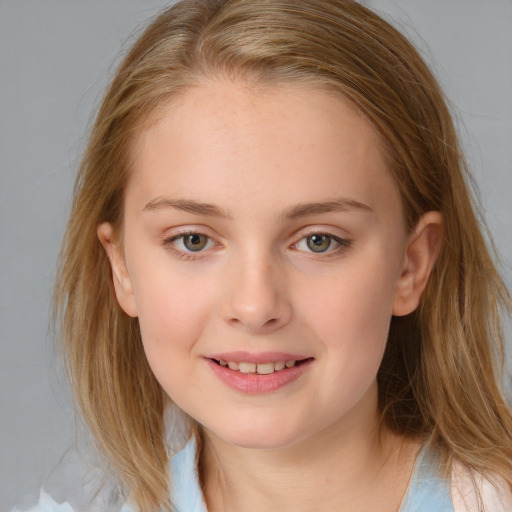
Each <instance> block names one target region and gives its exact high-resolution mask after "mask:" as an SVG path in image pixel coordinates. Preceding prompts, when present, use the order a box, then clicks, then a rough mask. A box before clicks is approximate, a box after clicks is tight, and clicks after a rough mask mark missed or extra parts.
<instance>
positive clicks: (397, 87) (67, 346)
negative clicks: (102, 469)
mask: <svg viewBox="0 0 512 512" xmlns="http://www.w3.org/2000/svg"><path fill="white" fill-rule="evenodd" d="M219 75H222V76H225V77H227V78H230V79H233V80H243V81H245V82H248V83H251V84H254V85H256V84H259V83H263V84H272V83H283V82H289V81H295V82H297V81H300V82H305V83H311V84H316V85H317V86H322V87H328V88H331V89H335V90H337V91H340V92H341V93H342V94H343V95H344V96H345V97H346V98H348V99H349V100H350V101H352V102H353V103H354V104H355V105H357V107H358V108H359V109H360V110H361V111H362V112H364V113H365V115H366V116H367V117H368V118H369V119H370V121H371V122H372V124H373V125H374V127H375V129H376V130H377V131H378V132H379V133H380V136H381V138H382V141H383V144H384V147H385V152H386V155H387V158H388V161H389V169H390V172H392V174H393V175H394V177H395V179H396V184H397V187H398V189H399V191H400V194H401V197H402V201H403V210H404V212H405V218H406V222H407V225H408V227H409V229H411V230H412V229H413V228H414V226H415V224H416V222H417V221H418V219H419V218H420V216H421V215H422V214H423V213H425V212H427V211H429V210H436V211H440V212H441V213H442V214H443V216H444V219H445V230H446V232H445V240H444V244H443V248H442V250H441V254H440V256H439V258H438V261H437V264H436V266H435V268H434V271H433V275H432V276H431V278H430V281H429V284H428V286H427V289H426V291H425V292H424V295H423V298H422V303H421V306H420V308H419V309H418V310H417V311H416V312H414V313H413V314H411V315H409V316H407V317H402V318H393V319H392V322H391V330H390V335H389V341H388V346H387V349H386V353H385V356H384V359H383V361H382V365H381V368H380V371H379V375H378V382H379V394H380V397H379V399H380V407H381V411H382V414H383V421H385V422H386V424H387V425H389V426H391V427H392V428H393V429H395V430H396V431H398V432H400V433H403V434H412V435H418V436H422V437H424V438H428V439H429V440H431V441H433V442H436V443H437V444H438V445H439V446H440V447H441V449H442V450H443V452H444V454H445V456H446V459H447V460H448V462H450V461H451V460H453V459H457V460H458V461H460V462H462V464H463V465H465V466H467V467H470V468H473V469H475V470H477V471H479V472H483V473H485V472H486V471H492V472H494V473H496V474H498V475H501V476H502V477H503V478H505V480H506V481H507V482H508V483H509V484H511V485H512V478H511V475H512V438H511V432H512V416H511V413H510V409H509V408H508V407H507V405H506V403H505V400H504V398H503V395H502V393H501V391H500V389H499V385H498V384H497V383H498V382H499V378H500V377H499V375H500V374H499V373H498V372H499V371H500V366H499V361H502V350H503V337H502V327H501V323H500V307H504V308H505V309H506V310H507V312H510V296H509V294H508V291H507V290H506V288H505V286H504V284H503V282H502V280H501V278H500V276H499V274H498V272H497V271H496V268H495V265H494V263H493V261H492V258H491V256H490V254H489V250H488V248H487V245H486V242H485V239H484V235H483V233H485V232H486V231H485V229H484V228H483V225H482V222H481V219H479V218H478V217H477V216H476V215H475V211H476V209H475V207H474V204H473V200H472V194H471V192H470V189H469V186H468V183H469V180H470V178H469V175H468V173H467V171H466V165H465V162H464V159H463V156H462V154H461V151H460V149H459V144H458V141H457V136H456V133H455V129H454V126H453V122H452V118H451V115H450V113H449V110H448V108H447V106H446V103H445V100H444V98H443V94H442V92H441V90H440V89H439V86H438V84H437V82H436V80H435V79H434V77H433V76H432V74H431V72H430V71H429V69H428V68H427V66H426V65H425V63H424V62H423V60H422V59H421V57H420V56H419V54H418V53H417V51H416V50H415V49H414V48H413V46H412V45H411V44H410V43H409V42H408V41H407V40H406V39H405V38H404V37H403V36H402V35H401V34H400V33H399V32H398V31H397V30H395V29H394V28H393V27H391V26H390V25H389V24H388V23H387V22H386V21H384V20H383V19H381V18H380V17H379V16H377V15H376V14H375V13H373V12H372V11H370V10H369V9H367V8H365V7H363V6H362V5H360V4H358V3H357V2H355V1H352V0H184V1H181V2H178V3H177V4H176V5H174V6H172V7H171V8H169V9H167V10H165V11H164V12H162V13H161V14H160V15H159V16H158V17H157V18H156V19H155V20H154V21H153V22H152V23H151V24H150V25H149V26H148V28H147V29H146V31H145V32H144V33H143V34H142V35H141V37H140V38H139V39H138V40H137V41H136V43H135V45H134V46H133V47H132V49H131V50H130V51H129V53H128V54H127V55H126V57H125V58H124V60H123V62H122V63H121V65H120V67H119V69H118V71H117V73H116V75H115V77H114V79H113V81H112V83H111V85H110V87H109V89H108V91H107V93H106V96H105V98H104V100H103V103H102V105H101V108H100V110H99V113H98V115H97V118H96V122H95V124H94V126H93V129H92V134H91V137H90V140H89V144H88V147H87V150H86V152H85V155H84V158H83V162H82V165H81V167H80V171H79V174H78V178H77V182H76V187H75V192H74V202H73V207H72V211H71V215H70V220H69V224H68V227H67V231H66V234H65V237H64V244H63V248H62V254H61V262H60V271H59V273H58V281H57V284H56V288H55V312H56V316H57V317H58V319H59V320H60V328H61V331H60V334H61V339H62V343H63V349H64V354H65V356H66V361H67V363H68V368H69V372H70V377H71V380H72V383H73V386H74V391H75V394H76V400H77V403H78V405H79V407H80V409H81V411H82V413H83V415H84V417H85V419H86V421H87V423H88V425H89V427H90V428H91V430H92V432H93V433H94V435H95V438H96V440H97V443H98V446H99V449H100V450H101V451H102V452H103V453H105V454H106V456H107V457H108V459H109V460H110V461H111V463H112V464H113V466H114V467H115V469H116V470H117V472H118V474H119V476H120V478H121V480H122V482H123V483H124V486H125V489H126V491H127V492H128V493H130V495H131V496H132V498H133V499H134V500H135V502H136V503H137V504H138V505H139V506H140V508H141V509H142V510H152V509H155V508H157V507H158V506H163V505H165V504H168V500H169V480H168V472H167V462H168V454H167V451H166V443H165V440H164V439H165V437H164V434H165V422H164V412H165V408H166V405H165V403H166V399H165V398H164V393H163V391H162V389H161V387H160V385H159V384H158V382H157V381H156V379H155V377H154V376H153V374H152V372H151V370H150V368H149V365H148V363H147V361H146V358H145V356H144V352H143V349H142V343H141V339H140V332H139V328H138V323H137V319H133V318H130V317H128V316H127V315H126V314H125V313H124V312H123V311H122V310H121V309H120V307H119V305H118V304H117V301H116V299H115V295H114V292H113V286H112V278H111V270H110V266H109V263H108V260H107V257H106V254H105V252H104V250H103V248H102V247H101V245H100V243H99V241H98V239H97V235H96V230H97V227H98V225H99V224H100V223H102V222H105V221H108V222H110V223H111V224H112V225H113V226H114V228H115V229H116V230H118V231H121V229H122V219H123V193H124V190H125V187H126V183H127V180H128V177H129V169H130V160H129V151H128V148H129V147H130V143H131V141H132V138H133V136H134V135H135V134H136V133H137V132H138V131H140V129H141V126H142V125H143V124H144V123H145V122H147V121H148V119H150V118H151V114H152V112H153V111H154V110H155V109H156V108H157V107H158V106H159V105H161V104H162V102H164V101H168V100H169V99H170V98H173V97H176V96H177V95H179V94H180V92H181V91H183V90H185V89H186V88H188V87H191V86H193V85H195V84H197V83H199V81H201V80H202V79H204V78H208V77H215V76H219Z"/></svg>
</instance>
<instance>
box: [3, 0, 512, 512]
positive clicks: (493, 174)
mask: <svg viewBox="0 0 512 512" xmlns="http://www.w3.org/2000/svg"><path fill="white" fill-rule="evenodd" d="M167 3H168V2H164V1H163V0H106V1H105V0H88V1H87V2H81V1H79V0H44V1H43V0H0V333H1V334H0V336H1V340H0V341H1V353H0V510H5V509H8V508H10V507H12V506H13V505H14V504H15V503H20V502H21V501H23V499H24V497H25V498H26V497H27V496H28V495H33V496H36V495H38V492H39V487H40V485H41V482H42V481H43V480H44V478H45V476H46V475H47V472H48V471H49V470H50V469H51V468H52V467H53V466H54V465H55V463H56V461H57V460H58V458H59V456H60V455H61V453H62V452H63V451H64V450H65V449H66V448H67V446H68V445H69V444H70V442H71V440H72V413H71V406H70V401H69V398H68V396H67V392H66V391H65V387H64V384H63V379H62V376H61V375H60V373H59V370H58V366H59V365H58V357H57V356H56V355H55V354H53V352H52V349H51V340H50V336H49V335H48V327H47V325H48V320H47V318H48V308H49V298H50V295H51V288H52V282H53V278H54V272H55V264H56V255H57V251H58V246H59V243H60V238H61V236H62V231H63V228H64V223H65V219H66V215H67V211H68V206H69V200H70V191H71V187H72V182H73V176H74V173H75V170H76V167H77V165H78V161H79V155H80V152H81V150H82V149H83V147H84V144H85V133H86V129H87V127H88V126H89V124H90V122H91V120H92V114H91V112H93V110H94V109H95V108H96V107H97V106H98V103H99V101H100V98H101V92H102V90H103V88H104V86H105V84H106V81H107V78H108V76H109V74H110V73H111V71H112V69H113V63H114V62H118V58H117V57H116V56H117V55H118V54H119V50H120V49H121V48H122V47H123V48H126V44H127V41H128V40H132V39H133V36H134V34H136V33H138V31H139V30H140V28H141V26H142V24H143V23H144V20H146V19H147V18H148V17H150V16H152V15H153V14H155V13H156V12H157V11H158V10H159V9H160V8H161V7H162V6H164V5H166V4H167ZM367 3H368V4H369V5H370V6H373V7H374V8H375V9H377V10H378V11H380V12H381V13H384V15H385V17H389V16H390V17H391V19H393V20H396V23H397V24H398V26H399V27H400V28H401V29H402V31H405V32H406V33H407V34H408V35H409V37H410V38H411V39H412V40H413V41H414V42H415V43H416V44H417V46H419V47H420V48H421V49H422V52H423V54H424V56H425V58H426V59H427V61H428V62H429V63H430V64H431V65H432V66H433V68H434V71H435V73H436V74H437V76H438V78H439V79H440V81H441V83H442V85H443V86H444V88H445V90H446V93H447V95H448V97H449V98H450V99H451V101H452V105H453V109H454V110H455V111H456V112H458V114H457V116H458V122H459V127H460V133H461V137H462V139H463V142H464V146H465V148H466V151H467V154H468V156H469V161H470V164H471V166H472V168H473V171H474V174H475V176H476V178H477V181H478V183H479V186H480V192H481V194H480V195H481V199H482V202H483V204H484V208H485V213H486V217H487V220H488V222H489V225H490V226H491V229H492V231H493V234H494V237H495V240H496V242H497V246H498V249H499V251H500V252H501V255H502V257H503V261H502V264H503V270H504V273H505V278H506V281H507V283H508V284H509V286H510V284H511V283H512V279H511V272H510V267H511V262H512V232H511V230H510V227H509V224H510V221H511V220H512V203H511V201H510V190H511V185H512V173H511V172H510V171H511V169H510V162H512V94H511V91H512V56H511V54H512V29H511V27H512V1H511V0H486V1H483V0H433V1H428V2H427V1H425V0H400V1H399V0H373V1H369V2H367ZM509 333H510V329H509ZM508 338H509V343H510V338H511V336H510V335H509V336H508Z"/></svg>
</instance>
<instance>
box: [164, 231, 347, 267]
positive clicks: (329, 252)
mask: <svg viewBox="0 0 512 512" xmlns="http://www.w3.org/2000/svg"><path fill="white" fill-rule="evenodd" d="M192 235H199V236H204V237H206V238H207V242H206V243H207V245H208V244H209V243H210V242H213V239H212V237H209V236H208V235H205V234H204V233H202V232H201V231H193V230H190V231H183V232H181V233H179V234H176V235H173V236H171V237H169V238H165V239H164V240H163V242H162V245H163V246H164V247H165V248H167V249H169V250H171V251H172V252H173V253H174V254H175V255H176V256H178V258H180V259H182V260H195V259H197V258H198V257H201V256H200V254H201V253H202V252H204V249H201V250H199V251H187V250H181V249H178V248H177V247H176V246H175V242H176V241H177V240H180V239H182V240H184V239H185V237H187V236H192ZM315 235H319V236H326V237H329V239H330V240H331V242H334V243H335V244H338V246H337V247H335V248H334V249H331V245H332V243H331V244H330V245H329V247H328V248H327V249H326V250H325V251H318V252H315V251H304V252H309V253H310V254H312V255H313V256H315V255H316V256H318V257H321V258H330V257H335V256H339V255H341V254H342V253H344V252H345V251H346V250H347V249H349V248H350V247H351V246H352V240H350V239H347V238H341V237H339V236H336V235H333V234H332V233H329V232H328V231H324V230H314V231H311V232H309V233H306V234H305V235H304V236H302V237H301V238H300V240H299V241H298V242H296V243H294V244H292V246H291V247H292V248H293V249H294V250H300V249H297V246H298V244H299V243H300V242H303V241H307V239H308V238H311V237H313V236H315ZM306 243H307V242H306ZM195 253H197V255H196V254H195Z"/></svg>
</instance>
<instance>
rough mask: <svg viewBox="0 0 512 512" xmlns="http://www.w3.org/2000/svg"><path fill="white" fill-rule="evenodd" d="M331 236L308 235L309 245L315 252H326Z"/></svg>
mask: <svg viewBox="0 0 512 512" xmlns="http://www.w3.org/2000/svg"><path fill="white" fill-rule="evenodd" d="M330 245H331V238H330V237H329V236H327V235H312V236H310V237H308V246H309V248H310V249H311V250H312V251H314V252H324V251H326V250H327V249H329V246H330Z"/></svg>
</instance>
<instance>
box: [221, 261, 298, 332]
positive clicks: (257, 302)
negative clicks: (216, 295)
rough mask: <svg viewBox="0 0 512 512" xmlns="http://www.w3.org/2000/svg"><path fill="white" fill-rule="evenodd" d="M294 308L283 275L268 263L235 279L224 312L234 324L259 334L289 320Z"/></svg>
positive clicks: (277, 327)
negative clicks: (272, 268) (287, 294)
mask: <svg viewBox="0 0 512 512" xmlns="http://www.w3.org/2000/svg"><path fill="white" fill-rule="evenodd" d="M291 311H292V308H291V305H290V302H289V300H288V298H287V296H286V286H285V285H284V283H283V279H282V276H281V279H279V278H278V276H277V275H276V273H275V272H273V271H272V270H271V269H270V268H269V267H268V266H267V267H265V268H260V269H258V268H255V267H252V268H251V269H250V270H249V271H247V272H239V275H238V277H237V278H236V279H234V280H233V282H232V286H231V293H230V297H229V298H228V301H227V304H226V309H225V315H224V316H225V319H226V321H227V322H228V323H229V324H230V325H231V326H233V327H236V328H240V329H244V330H247V331H249V332H252V333H255V334H258V333H266V332H270V331H273V330H276V329H279V328H281V327H282V326H284V325H285V324H287V323H288V321H289V320H290V317H291Z"/></svg>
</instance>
